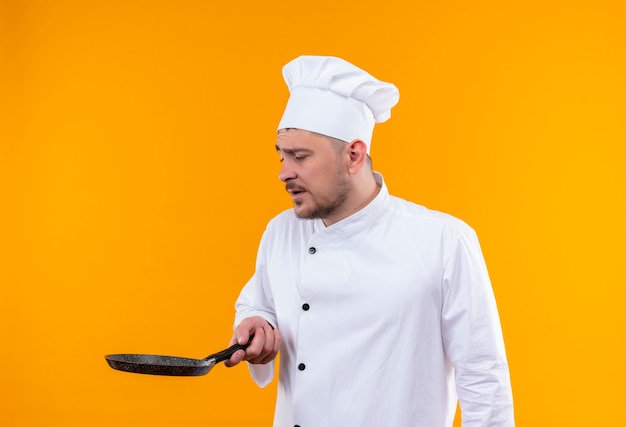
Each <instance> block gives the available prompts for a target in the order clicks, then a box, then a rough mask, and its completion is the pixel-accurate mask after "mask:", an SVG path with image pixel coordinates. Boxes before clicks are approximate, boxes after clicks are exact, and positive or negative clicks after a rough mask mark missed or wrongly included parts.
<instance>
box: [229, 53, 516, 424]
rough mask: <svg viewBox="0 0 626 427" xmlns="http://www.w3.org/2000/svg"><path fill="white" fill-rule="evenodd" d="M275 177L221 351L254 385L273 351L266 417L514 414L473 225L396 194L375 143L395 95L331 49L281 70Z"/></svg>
mask: <svg viewBox="0 0 626 427" xmlns="http://www.w3.org/2000/svg"><path fill="white" fill-rule="evenodd" d="M283 76H284V78H285V82H286V83H287V86H288V88H289V91H290V97H289V100H288V102H287V106H286V108H285V111H284V114H283V117H282V119H281V121H280V124H279V125H278V133H277V141H276V151H277V153H278V156H279V157H280V161H281V162H282V166H281V170H280V175H279V178H280V180H281V181H282V182H283V183H284V184H285V188H286V190H287V192H288V193H289V195H290V196H291V198H292V200H293V208H292V209H289V210H287V211H285V212H282V213H280V214H279V215H277V216H276V217H275V218H273V219H272V220H271V221H270V222H269V224H268V225H267V228H266V230H265V232H264V234H263V236H262V239H261V242H260V245H259V249H258V254H257V261H256V271H255V273H254V275H253V276H252V278H251V279H250V281H249V282H248V283H247V284H246V285H245V287H244V288H243V289H242V291H241V294H240V296H239V298H238V300H237V302H236V316H235V332H234V334H233V338H232V340H231V344H232V343H235V342H239V343H241V344H243V343H246V342H248V339H249V337H250V336H251V335H254V339H253V341H252V343H251V344H250V346H249V347H248V348H247V349H246V350H245V352H244V351H243V350H240V351H238V352H236V353H235V354H234V355H233V356H232V358H231V359H230V360H229V361H227V363H226V364H227V366H234V365H236V364H238V363H239V362H241V361H243V360H246V361H247V362H248V364H249V367H250V371H251V375H252V377H253V379H254V381H255V382H256V383H257V384H258V385H259V386H261V387H263V386H265V385H267V384H268V383H269V382H270V381H272V379H273V377H274V369H275V366H274V362H275V358H276V356H277V354H278V353H279V351H280V358H279V360H280V369H279V377H278V396H277V401H276V407H275V417H274V426H275V427H293V426H299V427H367V426H372V427H405V426H406V427H409V426H411V427H449V426H451V425H452V422H453V419H454V415H455V410H456V405H457V401H459V402H460V405H461V411H462V420H463V426H465V427H470V426H472V427H474V426H484V427H496V426H498V427H504V426H507V427H508V426H513V425H514V419H513V403H512V395H511V386H510V380H509V370H508V364H507V359H506V354H505V348H504V342H503V337H502V332H501V327H500V321H499V317H498V311H497V308H496V301H495V299H494V294H493V291H492V288H491V284H490V280H489V276H488V273H487V268H486V266H485V262H484V259H483V255H482V252H481V249H480V246H479V243H478V240H477V237H476V234H475V232H474V231H473V230H472V229H471V228H470V227H469V226H468V225H467V224H465V223H464V222H462V221H461V220H459V219H456V218H454V217H452V216H450V215H447V214H444V213H441V212H436V211H432V210H429V209H426V208H425V207H422V206H419V205H417V204H414V203H411V202H409V201H406V200H403V199H401V198H398V197H395V196H392V195H391V194H390V193H389V190H388V189H387V186H386V185H385V181H384V179H383V177H382V175H381V174H379V173H377V172H375V171H373V169H372V163H371V158H370V156H369V152H370V146H371V140H372V133H373V129H374V124H375V123H378V122H384V121H386V120H387V119H388V118H389V117H390V115H391V108H392V107H393V106H394V105H395V104H396V103H397V102H398V99H399V93H398V90H397V89H396V87H395V86H394V85H392V84H390V83H386V82H383V81H380V80H378V79H376V78H374V77H373V76H371V75H370V74H368V73H367V72H365V71H363V70H361V69H359V68H357V67H355V66H354V65H352V64H350V63H348V62H346V61H344V60H342V59H340V58H336V57H326V56H301V57H298V58H296V59H294V60H292V61H291V62H289V63H288V64H287V65H285V67H284V68H283Z"/></svg>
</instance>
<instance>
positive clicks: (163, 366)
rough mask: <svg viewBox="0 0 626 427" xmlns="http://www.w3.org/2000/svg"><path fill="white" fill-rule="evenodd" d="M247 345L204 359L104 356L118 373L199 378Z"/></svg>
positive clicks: (129, 355) (236, 345) (143, 355)
mask: <svg viewBox="0 0 626 427" xmlns="http://www.w3.org/2000/svg"><path fill="white" fill-rule="evenodd" d="M251 341H252V337H250V341H248V343H246V344H244V345H241V344H235V345H233V346H231V347H228V348H227V349H226V350H222V351H220V352H218V353H214V354H211V355H209V356H207V357H205V358H204V359H190V358H187V357H175V356H159V355H155V354H109V355H106V356H104V358H105V359H106V361H107V363H108V364H109V366H110V367H111V368H113V369H117V370H118V371H124V372H133V373H136V374H150V375H169V376H187V377H193V376H200V375H205V374H207V373H208V372H209V371H210V370H211V368H213V366H215V364H216V363H219V362H223V361H224V360H228V359H230V357H231V356H232V355H233V354H234V353H235V352H236V351H237V350H245V349H246V348H248V346H249V345H250V342H251Z"/></svg>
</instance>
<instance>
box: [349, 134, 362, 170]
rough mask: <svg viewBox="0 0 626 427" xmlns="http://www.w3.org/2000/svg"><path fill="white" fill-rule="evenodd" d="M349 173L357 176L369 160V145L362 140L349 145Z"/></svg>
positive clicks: (356, 140)
mask: <svg viewBox="0 0 626 427" xmlns="http://www.w3.org/2000/svg"><path fill="white" fill-rule="evenodd" d="M348 156H349V159H350V160H349V163H348V171H349V172H350V173H351V174H353V175H354V174H356V173H357V172H358V171H359V170H361V168H362V167H363V165H364V164H365V160H366V159H367V145H366V144H365V142H363V141H361V140H360V139H355V140H353V141H352V142H349V143H348Z"/></svg>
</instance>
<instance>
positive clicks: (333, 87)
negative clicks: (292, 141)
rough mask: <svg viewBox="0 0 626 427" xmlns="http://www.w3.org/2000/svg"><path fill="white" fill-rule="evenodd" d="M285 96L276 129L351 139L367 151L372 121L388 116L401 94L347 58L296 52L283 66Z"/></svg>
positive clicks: (370, 139) (343, 139) (382, 119)
mask: <svg viewBox="0 0 626 427" xmlns="http://www.w3.org/2000/svg"><path fill="white" fill-rule="evenodd" d="M283 77H284V78H285V82H286V83H287V86H288V87H289V92H290V97H289V101H288V102H287V106H286V107H285V112H284V113H283V117H282V119H281V120H280V123H279V125H278V130H280V129H286V128H296V129H303V130H308V131H311V132H316V133H320V134H322V135H326V136H331V137H333V138H337V139H340V140H342V141H346V142H350V141H352V140H355V139H360V140H362V141H363V142H365V144H366V145H367V152H368V153H369V149H370V144H371V141H372V133H373V131H374V124H375V123H380V122H384V121H386V120H387V119H389V117H391V108H392V107H393V106H394V105H396V103H397V102H398V99H399V97H400V94H399V92H398V89H397V88H396V87H395V86H394V85H393V84H391V83H386V82H382V81H380V80H378V79H376V78H374V77H373V76H371V75H370V74H368V73H366V72H365V71H363V70H361V69H360V68H357V67H355V66H354V65H352V64H350V63H349V62H347V61H345V60H343V59H340V58H336V57H332V56H300V57H298V58H296V59H294V60H292V61H291V62H289V63H288V64H287V65H285V66H284V67H283Z"/></svg>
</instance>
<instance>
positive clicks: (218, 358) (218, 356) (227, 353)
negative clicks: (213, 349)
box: [206, 336, 254, 363]
mask: <svg viewBox="0 0 626 427" xmlns="http://www.w3.org/2000/svg"><path fill="white" fill-rule="evenodd" d="M252 338H254V336H251V337H250V339H249V340H248V342H247V343H245V344H243V345H242V344H239V343H237V344H235V345H232V346H230V347H228V348H227V349H226V350H222V351H220V352H219V353H215V354H212V355H210V356H207V357H206V359H214V360H215V363H219V362H223V361H224V360H228V359H230V357H231V356H232V355H233V354H235V352H236V351H237V350H245V349H246V348H248V346H249V345H250V343H251V342H252Z"/></svg>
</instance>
